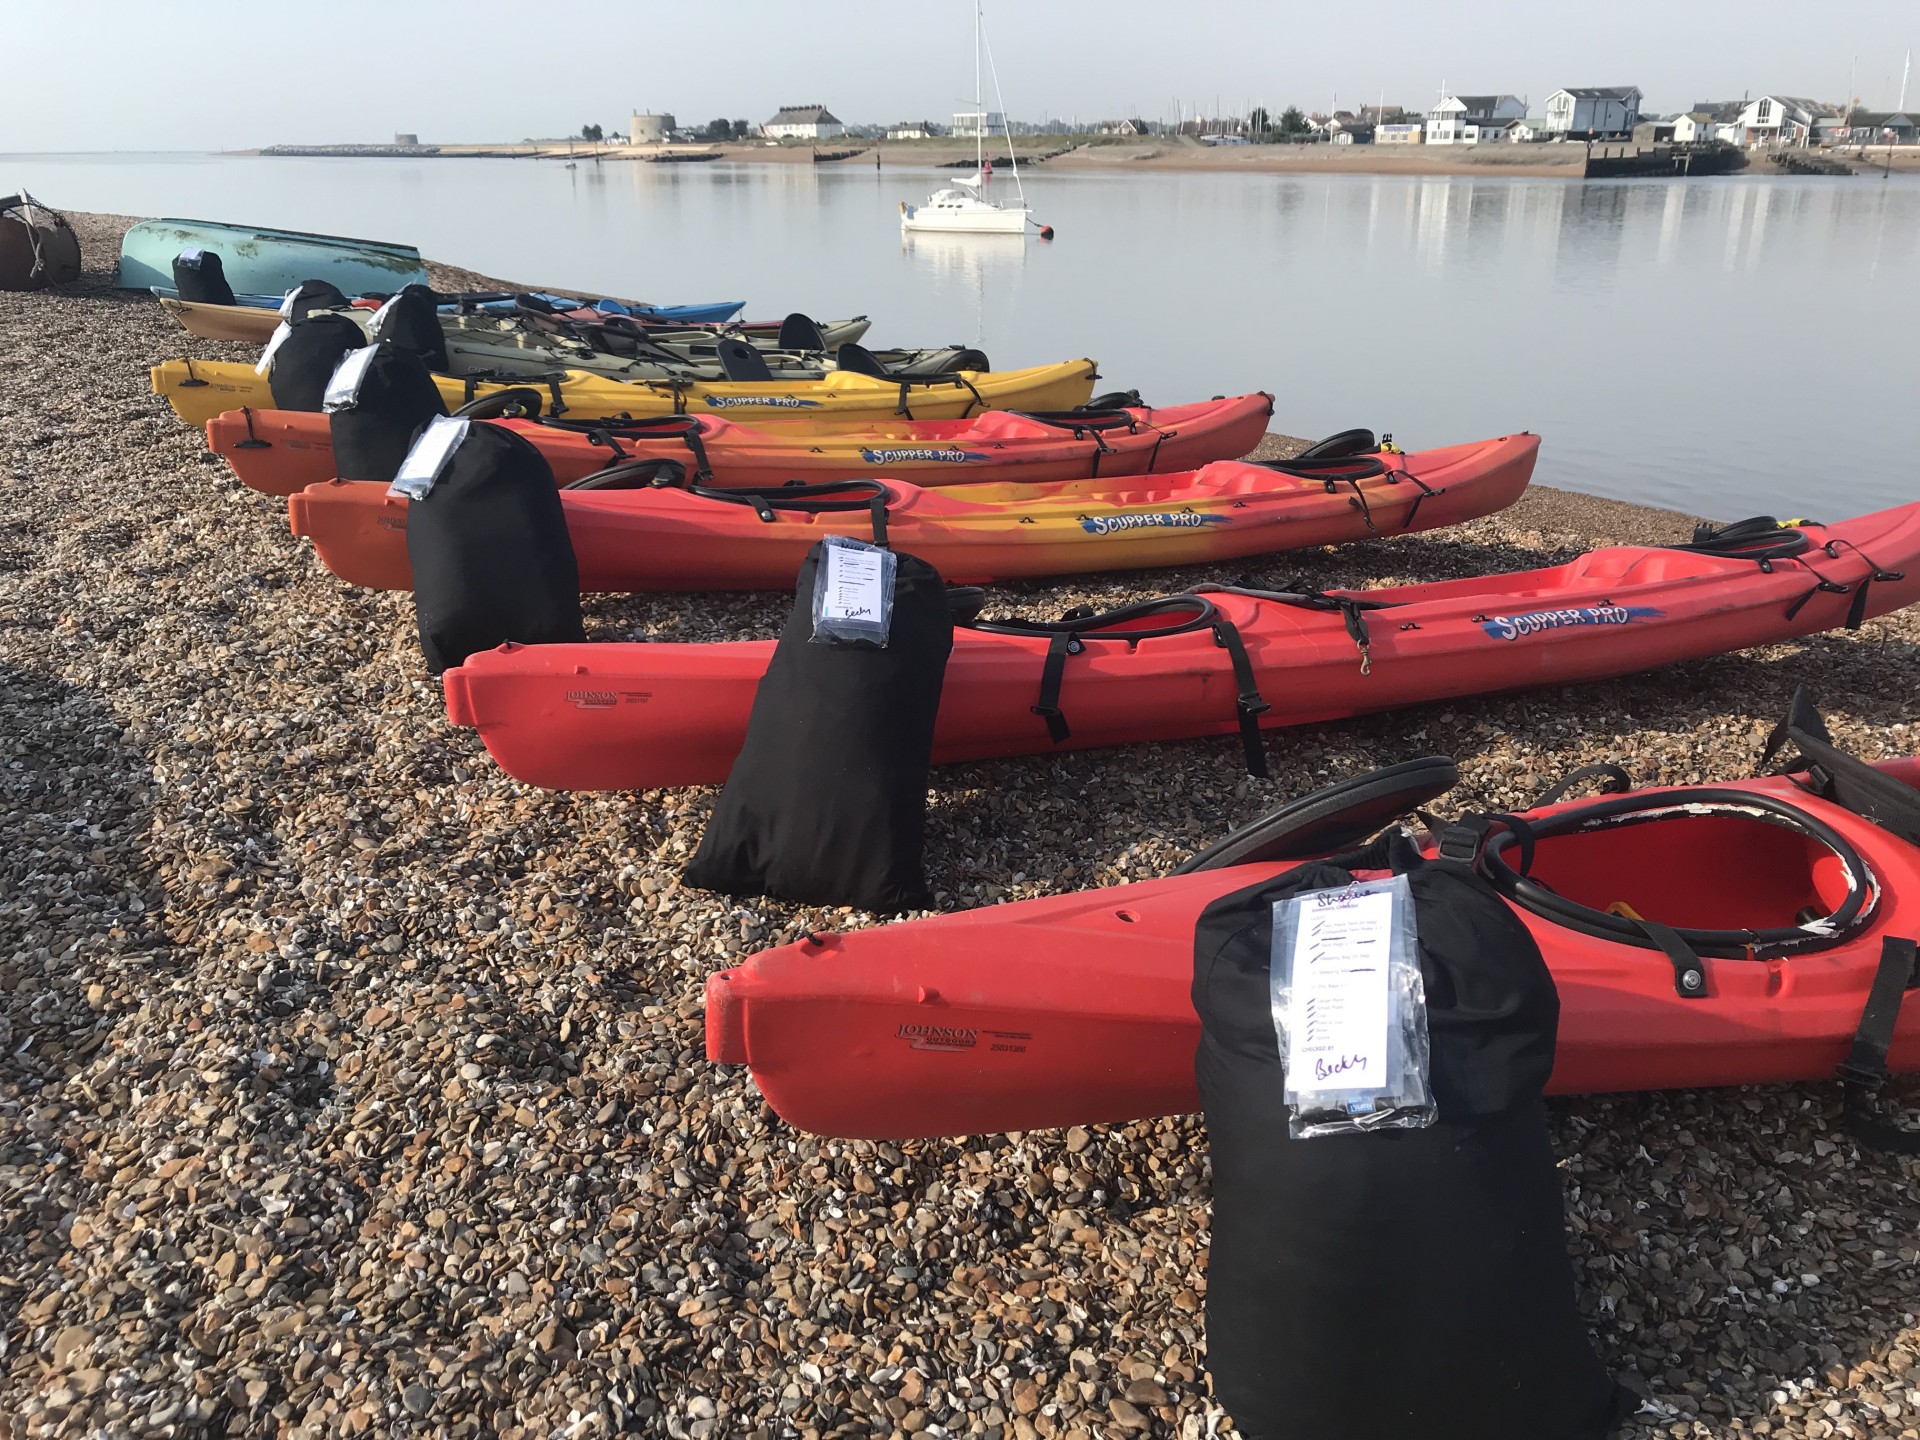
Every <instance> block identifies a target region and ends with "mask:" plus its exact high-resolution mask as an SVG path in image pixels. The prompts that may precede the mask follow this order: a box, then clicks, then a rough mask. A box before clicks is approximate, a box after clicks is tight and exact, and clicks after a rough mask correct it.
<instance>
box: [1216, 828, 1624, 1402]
mask: <svg viewBox="0 0 1920 1440" xmlns="http://www.w3.org/2000/svg"><path fill="white" fill-rule="evenodd" d="M1363 871H1364V872H1369V873H1368V874H1367V875H1363V876H1361V877H1360V878H1372V877H1373V876H1376V875H1378V874H1380V873H1382V872H1393V873H1404V874H1406V875H1407V876H1408V883H1409V885H1410V887H1411V890H1412V895H1413V908H1414V915H1415V920H1416V923H1417V925H1418V928H1419V952H1420V968H1421V975H1422V979H1423V981H1424V983H1425V987H1426V1004H1427V1028H1428V1036H1429V1040H1430V1044H1431V1051H1432V1054H1431V1060H1430V1067H1429V1076H1428V1078H1429V1083H1430V1086H1431V1089H1432V1093H1433V1099H1434V1103H1435V1106H1436V1110H1437V1115H1438V1118H1437V1121H1436V1123H1435V1124H1433V1125H1432V1126H1430V1127H1428V1128H1426V1129H1406V1130H1378V1131H1372V1132H1363V1133H1356V1134H1340V1135H1327V1136H1321V1137H1319V1138H1314V1139H1301V1140H1295V1139H1291V1138H1289V1135H1288V1115H1287V1109H1286V1104H1285V1101H1284V1099H1283V1089H1284V1085H1285V1067H1284V1065H1283V1063H1282V1060H1281V1057H1280V1049H1279V1040H1278V1038H1277V1035H1276V1031H1275V1027H1274V1021H1273V1009H1272V999H1271V992H1270V989H1269V985H1270V961H1271V952H1272V948H1273V931H1274V914H1273V906H1274V902H1275V901H1277V900H1283V899H1286V898H1288V897H1290V896H1293V895H1297V894H1301V893H1304V892H1307V891H1313V890H1328V889H1334V888H1337V887H1340V886H1343V885H1346V884H1348V883H1349V882H1350V881H1351V880H1353V879H1354V878H1356V872H1363ZM1193 1004H1194V1009H1195V1011H1196V1012H1197V1013H1198V1014H1199V1016H1200V1023H1201V1035H1200V1046H1199V1050H1198V1053H1197V1054H1196V1056H1195V1058H1194V1071H1195V1075H1196V1078H1197V1080H1198V1082H1199V1090H1200V1100H1201V1104H1202V1106H1203V1108H1204V1109H1205V1111H1206V1119H1207V1133H1208V1137H1209V1141H1210V1144H1211V1148H1212V1156H1213V1243H1212V1252H1211V1258H1210V1259H1209V1261H1208V1266H1207V1366H1208V1369H1209V1370H1211V1371H1212V1373H1213V1388H1214V1394H1215V1395H1216V1396H1217V1397H1218V1399H1219V1401H1220V1403H1221V1404H1222V1405H1224V1406H1225V1407H1226V1409H1227V1412H1228V1413H1229V1414H1230V1415H1232V1416H1233V1420H1234V1425H1235V1426H1236V1427H1237V1429H1238V1430H1239V1432H1240V1433H1241V1434H1243V1435H1246V1436H1249V1437H1250V1440H1322V1437H1325V1436H1329V1435H1354V1436H1361V1435H1364V1436H1366V1437H1368V1440H1435V1437H1452V1436H1461V1437H1466V1436H1472V1437H1474V1440H1600V1437H1602V1436H1605V1435H1607V1434H1609V1433H1610V1432H1611V1431H1612V1430H1613V1429H1614V1427H1615V1426H1616V1424H1617V1423H1618V1422H1619V1421H1620V1419H1621V1418H1623V1416H1624V1415H1625V1414H1626V1413H1627V1411H1628V1410H1630V1409H1631V1401H1630V1399H1629V1397H1628V1396H1627V1395H1626V1392H1624V1391H1622V1390H1620V1389H1619V1388H1618V1387H1617V1386H1615V1384H1614V1383H1613V1381H1612V1379H1611V1378H1610V1377H1609V1376H1608V1374H1607V1372H1606V1370H1605V1369H1604V1368H1603V1367H1602V1365H1601V1363H1600V1361H1599V1359H1598V1357H1597V1356H1596V1355H1595V1353H1594V1350H1593V1346H1592V1344H1591V1342H1590V1341H1589V1339H1588V1336H1587V1331H1586V1327H1585V1325H1584V1324H1583V1322H1582V1321H1581V1318H1580V1314H1579V1311H1578V1309H1577V1308H1576V1306H1575V1303H1574V1283H1573V1271H1572V1267H1571V1265H1570V1264H1569V1262H1568V1258H1567V1240H1566V1223H1565V1216H1564V1211H1563V1208H1562V1206H1563V1200H1562V1196H1561V1188H1560V1177H1559V1173H1558V1171H1557V1170H1556V1169H1555V1165H1554V1157H1553V1151H1552V1148H1551V1146H1550V1144H1549V1141H1548V1136H1547V1119H1546V1108H1545V1105H1544V1103H1543V1102H1542V1100H1541V1094H1542V1091H1543V1088H1544V1087H1545V1085H1546V1081H1547V1075H1548V1073H1549V1072H1550V1071H1551V1070H1552V1068H1553V1051H1554V1041H1555V1035H1556V1031H1557V1028H1558V1024H1559V997H1558V995H1557V993H1556V992H1555V990H1554V984H1553V977H1552V975H1551V974H1550V973H1549V972H1548V970H1547V967H1546V963H1545V962H1544V961H1543V960H1542V958H1541V955H1540V950H1539V947H1538V946H1537V945H1535V944H1534V941H1533V938H1532V936H1531V935H1530V934H1529V933H1528V932H1527V929H1526V927H1525V926H1524V925H1522V924H1521V923H1520V921H1519V919H1518V918H1516V917H1515V915H1514V914H1513V912H1512V911H1511V910H1510V909H1509V908H1508V907H1507V906H1506V905H1505V903H1503V902H1502V900H1501V899H1500V897H1499V895H1498V894H1497V893H1496V892H1495V891H1494V890H1493V888H1492V887H1491V886H1490V885H1488V884H1487V883H1486V882H1485V881H1484V880H1482V879H1480V878H1479V877H1478V876H1476V875H1474V874H1473V873H1472V871H1471V869H1470V868H1469V867H1468V866H1467V865H1465V864H1463V863H1456V862H1453V861H1424V860H1422V859H1421V858H1420V856H1419V854H1418V852H1417V851H1416V850H1415V848H1414V846H1413V844H1412V842H1411V841H1410V840H1409V839H1407V837H1406V836H1405V835H1404V834H1401V833H1399V832H1394V833H1393V834H1391V835H1389V836H1388V837H1385V838H1383V839H1381V840H1378V841H1375V842H1374V843H1373V845H1371V846H1369V847H1368V848H1367V849H1366V850H1363V851H1360V852H1356V853H1354V854H1352V855H1347V856H1343V857H1340V858H1338V859H1336V860H1325V861H1313V862H1309V863H1307V864H1305V865H1303V866H1301V867H1299V868H1297V869H1294V870H1291V871H1288V872H1287V873H1285V874H1283V875H1280V876H1277V877H1275V878H1273V879H1271V880H1268V881H1265V882H1263V883H1261V884H1258V885H1252V886H1249V887H1247V888H1246V889H1244V890H1238V891H1235V892H1234V893H1232V894H1230V895H1225V896H1223V897H1221V898H1220V899H1218V900H1216V901H1214V902H1213V904H1211V905H1209V906H1208V907H1207V908H1206V910H1205V911H1204V912H1203V913H1202V914H1201V916H1200V920H1199V923H1198V926H1197V928H1196V932H1195V937H1194V979H1193Z"/></svg>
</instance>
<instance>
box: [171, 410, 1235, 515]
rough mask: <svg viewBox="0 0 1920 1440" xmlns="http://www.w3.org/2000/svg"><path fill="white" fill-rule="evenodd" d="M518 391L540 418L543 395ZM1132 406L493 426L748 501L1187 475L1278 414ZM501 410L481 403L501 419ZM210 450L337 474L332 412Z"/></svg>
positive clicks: (287, 468) (263, 468) (237, 459)
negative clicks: (869, 479) (674, 474)
mask: <svg viewBox="0 0 1920 1440" xmlns="http://www.w3.org/2000/svg"><path fill="white" fill-rule="evenodd" d="M512 393H515V394H520V395H523V396H524V397H525V398H526V399H527V401H528V403H529V404H530V405H531V406H532V408H533V409H534V410H535V411H537V410H538V408H539V404H540V392H539V391H537V390H525V391H516V392H512ZM1121 398H1124V397H1122V396H1117V395H1116V396H1112V397H1098V398H1096V400H1095V401H1094V402H1093V403H1092V404H1089V405H1088V406H1085V407H1083V408H1082V409H1080V410H1077V411H1064V412H1061V413H1058V414H1038V413H1034V414H1028V413H1022V412H1019V411H1013V410H990V411H988V412H987V413H985V414H982V415H976V416H974V417H973V418H971V419H968V420H888V421H863V420H779V419H773V420H758V421H755V422H754V423H753V424H751V425H746V424H742V423H740V422H739V421H736V420H728V419H725V418H724V417H722V416H719V415H658V416H653V417H651V418H643V419H638V420H619V419H608V420H541V419H536V418H528V419H501V420H490V421H489V422H488V423H490V424H496V425H505V426H507V427H508V428H509V429H511V430H513V431H514V432H515V433H516V434H518V435H520V436H522V437H523V438H525V439H526V440H527V441H528V442H529V443H531V444H532V445H533V447H534V448H535V449H537V450H538V451H539V452H540V453H541V454H542V455H543V456H545V457H546V461H547V463H548V464H549V465H551V466H552V467H553V474H554V478H555V480H556V481H558V482H559V483H560V484H562V485H567V484H570V483H572V482H573V481H575V480H579V479H582V478H584V477H586V476H588V475H592V474H594V473H596V472H597V471H601V470H604V469H606V468H607V467H608V466H609V465H614V464H618V463H620V462H622V461H626V460H672V461H677V462H679V463H681V464H683V465H685V466H686V467H687V470H688V473H689V474H690V475H692V476H693V477H694V478H695V479H696V480H697V481H699V483H702V484H706V485H712V486H715V487H717V488H720V489H740V488H750V487H754V486H771V485H784V484H786V483H787V482H788V481H790V480H799V481H802V482H805V483H808V484H811V483H815V482H818V481H822V480H846V479H853V478H856V477H859V476H866V475H884V476H889V477H891V478H893V479H898V480H911V481H913V482H914V483H916V484H919V485H924V486H937V485H970V484H973V483H975V482H978V481H1002V482H1019V483H1024V484H1034V483H1040V482H1046V481H1054V480H1081V479H1093V478H1096V477H1107V478H1112V477H1114V476H1121V475H1168V474H1178V473H1180V472H1182V471H1186V470H1198V469H1199V468H1200V467H1201V466H1203V465H1207V464H1210V463H1211V462H1213V461H1215V460H1232V459H1236V458H1237V457H1239V456H1241V455H1245V454H1246V453H1247V452H1248V451H1250V450H1252V449H1253V448H1254V447H1255V446H1256V445H1258V444H1259V443H1260V442H1261V440H1262V439H1263V438H1265V436H1266V433H1267V422H1268V420H1270V419H1271V418H1272V416H1273V397H1272V396H1271V395H1268V394H1265V393H1264V392H1256V393H1254V394H1252V395H1229V396H1222V397H1220V398H1218V399H1214V400H1203V401H1200V402H1199V403H1197V404H1193V405H1161V406H1148V405H1131V406H1123V405H1115V404H1113V403H1112V402H1113V401H1114V400H1117V399H1121ZM1135 398H1137V397H1135ZM497 399H498V397H493V398H492V400H489V401H483V402H480V403H481V404H482V405H487V406H490V407H492V406H493V400H497ZM494 408H497V407H494ZM207 446H208V448H209V449H211V450H212V451H213V452H214V453H215V454H216V455H218V456H220V457H221V458H222V459H223V460H225V461H226V462H227V464H229V465H230V466H232V467H233V473H234V474H235V475H237V476H239V478H240V480H241V482H242V483H243V484H245V485H247V486H249V487H251V488H252V489H255V490H258V491H260V492H262V493H263V494H267V495H295V494H298V493H299V492H300V491H302V490H304V489H306V488H307V486H309V485H319V484H323V483H325V482H326V481H328V480H331V479H333V478H334V476H335V474H336V473H337V472H336V471H335V469H334V462H333V438H332V430H331V427H330V425H329V417H327V416H326V415H323V414H309V413H307V412H305V411H298V410H229V411H227V412H225V413H224V414H221V415H217V416H215V417H214V418H213V419H211V420H209V421H208V422H207Z"/></svg>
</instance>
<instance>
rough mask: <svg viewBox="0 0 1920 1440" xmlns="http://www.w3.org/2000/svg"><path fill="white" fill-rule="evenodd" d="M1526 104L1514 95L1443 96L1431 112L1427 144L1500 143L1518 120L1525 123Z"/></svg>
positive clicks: (1428, 120) (1428, 115)
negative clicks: (1509, 127)
mask: <svg viewBox="0 0 1920 1440" xmlns="http://www.w3.org/2000/svg"><path fill="white" fill-rule="evenodd" d="M1526 113H1527V107H1526V104H1525V102H1523V101H1522V100H1520V99H1519V98H1518V97H1516V96H1513V95H1442V96H1441V97H1440V103H1439V104H1437V105H1435V106H1434V107H1433V108H1432V109H1431V110H1429V111H1428V112H1427V136H1426V139H1427V144H1429V145H1475V144H1478V143H1479V142H1480V141H1482V140H1498V139H1500V138H1502V137H1503V136H1505V134H1506V133H1507V127H1508V126H1509V125H1511V124H1512V123H1513V122H1514V121H1515V120H1520V119H1524V118H1525V116H1526Z"/></svg>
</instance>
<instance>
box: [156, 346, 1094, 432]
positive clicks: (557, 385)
mask: <svg viewBox="0 0 1920 1440" xmlns="http://www.w3.org/2000/svg"><path fill="white" fill-rule="evenodd" d="M150 373H151V375H152V377H153V393H154V394H156V395H164V396H165V397H166V398H167V403H168V404H170V405H172V406H173V413H174V414H176V415H178V416H179V417H180V418H181V419H182V420H184V421H186V422H187V424H189V425H205V424H206V423H207V421H209V420H211V419H213V417H214V416H216V415H219V414H221V413H222V412H224V411H227V410H238V409H241V408H242V407H248V408H251V409H255V410H271V409H273V408H274V404H273V390H272V388H271V387H270V386H269V385H268V384H267V377H266V376H264V375H260V374H256V373H255V372H254V368H253V367H252V366H251V365H236V364H232V363H230V362H226V361H207V360H168V361H165V362H163V363H162V364H159V365H155V366H154V367H153V369H152V371H151V372H150ZM1098 378H1099V369H1098V367H1097V365H1096V364H1095V362H1094V361H1092V360H1063V361H1061V362H1059V363H1058V364H1055V365H1035V366H1032V367H1030V368H1028V369H1025V370H962V371H959V372H958V373H957V374H954V375H946V376H939V377H936V378H933V379H926V380H881V379H877V378H875V377H874V376H871V375H860V374H856V373H854V372H852V371H849V370H836V371H833V372H832V373H830V374H828V375H826V376H824V377H822V378H821V379H818V380H792V381H774V382H772V383H768V382H765V381H758V382H755V381H740V380H715V381H696V382H691V383H688V382H680V383H677V384H676V383H674V382H671V381H666V380H641V381H635V380H609V379H608V378H606V377H605V376H603V375H591V374H588V373H587V372H585V371H582V370H567V371H563V372H562V373H560V374H558V375H555V376H552V377H550V378H546V379H540V380H532V379H523V380H520V381H518V382H517V383H516V384H514V385H504V384H496V383H491V382H487V381H474V380H470V379H469V380H456V379H454V378H453V377H451V376H448V375H436V376H434V380H435V381H436V382H437V383H438V384H439V386H440V394H441V397H442V398H443V399H444V400H445V401H446V403H447V408H448V409H450V410H451V409H456V408H458V407H459V406H461V405H465V404H467V403H468V402H469V401H472V400H480V399H485V398H486V397H487V396H489V395H495V394H498V393H500V392H502V391H505V390H510V389H520V390H533V391H536V392H537V393H538V394H539V396H540V400H541V408H542V411H543V412H544V413H546V414H548V415H563V416H572V417H573V418H574V419H576V420H595V419H602V418H604V417H606V416H610V415H630V416H633V417H635V418H636V419H637V418H641V417H644V416H648V415H727V416H730V417H734V418H738V419H763V420H764V419H773V418H775V417H778V418H780V419H787V420H810V419H815V418H818V419H821V420H888V419H892V418H901V419H908V420H964V419H966V418H967V417H968V416H970V415H977V414H979V413H980V412H981V411H983V410H1071V409H1072V408H1073V407H1074V406H1076V405H1084V404H1085V403H1086V402H1087V401H1088V400H1089V399H1091V398H1092V396H1093V382H1094V381H1095V380H1096V379H1098Z"/></svg>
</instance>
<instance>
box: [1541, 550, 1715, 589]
mask: <svg viewBox="0 0 1920 1440" xmlns="http://www.w3.org/2000/svg"><path fill="white" fill-rule="evenodd" d="M1752 568H1753V562H1752V561H1750V560H1733V559H1729V558H1726V557H1723V556H1717V555H1698V554H1689V553H1688V552H1687V551H1684V550H1661V549H1652V548H1645V547H1642V546H1638V545H1620V546H1615V547H1613V548H1611V549H1607V550H1591V551H1589V552H1587V553H1586V554H1585V555H1582V556H1580V557H1579V558H1578V559H1576V560H1573V561H1570V562H1569V563H1568V564H1567V565H1566V566H1564V567H1563V569H1562V573H1564V574H1565V575H1566V576H1567V577H1568V578H1569V579H1583V580H1618V581H1620V582H1622V583H1624V584H1629V585H1659V584H1663V583H1665V582H1667V581H1670V580H1686V579H1689V578H1691V577H1693V576H1697V575H1725V574H1727V573H1728V572H1729V570H1730V569H1731V570H1734V571H1736V572H1741V571H1747V570H1751V569H1752Z"/></svg>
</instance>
